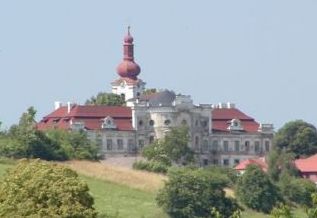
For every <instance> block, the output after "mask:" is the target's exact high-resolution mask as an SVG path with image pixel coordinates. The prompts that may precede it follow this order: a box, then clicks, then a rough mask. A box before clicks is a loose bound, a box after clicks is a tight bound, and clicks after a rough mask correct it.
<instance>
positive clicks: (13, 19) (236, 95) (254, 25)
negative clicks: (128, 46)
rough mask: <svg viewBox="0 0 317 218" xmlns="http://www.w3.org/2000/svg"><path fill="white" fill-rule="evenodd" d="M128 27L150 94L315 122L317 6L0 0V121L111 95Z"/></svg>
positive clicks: (274, 0) (295, 1)
mask: <svg viewBox="0 0 317 218" xmlns="http://www.w3.org/2000/svg"><path fill="white" fill-rule="evenodd" d="M128 25H131V32H132V35H133V36H134V42H135V56H136V62H137V63H138V64H139V65H140V66H141V68H142V72H141V74H140V78H142V79H143V80H144V81H145V82H147V87H149V88H152V87H156V88H167V89H172V90H175V91H176V92H177V93H183V94H189V95H191V96H192V98H193V99H194V102H195V103H218V102H228V101H230V102H234V103H236V105H237V106H238V107H239V108H240V109H241V110H242V111H244V112H245V113H247V114H249V115H251V116H253V117H254V118H255V119H256V120H257V121H259V122H264V123H273V124H274V125H275V126H276V127H277V128H278V127H280V126H281V125H283V124H284V123H285V122H287V121H290V120H294V119H304V120H305V121H308V122H311V123H313V124H315V125H316V124H317V98H316V93H317V86H316V82H317V74H316V73H317V28H316V27H317V1H316V0H301V1H299V0H265V1H264V0H262V1H256V0H249V1H244V0H239V1H237V0H232V1H229V0H225V1H220V0H218V1H212V0H205V1H202V0H199V1H193V0H191V1H185V0H178V1H176V0H165V1H163V0H160V1H149V0H147V1H146V0H144V1H137V0H133V1H131V0H130V1H128V0H127V1H118V0H116V1H106V0H104V1H101V0H100V1H95V0H86V1H83V0H67V1H66V0H54V1H53V0H51V1H43V0H37V1H35V0H28V1H26V0H20V1H16V0H0V74H1V86H0V99H1V109H0V120H1V121H2V122H4V125H5V126H7V127H8V126H9V125H11V124H13V123H16V122H18V119H19V117H20V115H21V113H22V112H24V111H25V110H26V109H27V108H28V107H29V106H34V107H35V108H36V109H37V111H38V114H37V119H38V120H39V119H41V118H42V117H43V116H44V115H46V114H48V113H50V112H51V111H52V110H53V105H54V101H56V100H58V101H62V102H67V101H72V102H77V103H84V101H85V99H87V98H89V97H90V96H92V95H95V94H96V93H97V92H99V91H108V92H110V90H111V86H110V82H112V81H113V80H114V79H116V78H117V74H116V70H115V69H116V66H117V64H118V63H119V62H120V61H121V59H122V38H123V37H124V35H125V33H126V29H127V26H128Z"/></svg>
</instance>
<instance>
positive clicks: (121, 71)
mask: <svg viewBox="0 0 317 218" xmlns="http://www.w3.org/2000/svg"><path fill="white" fill-rule="evenodd" d="M133 47H134V45H133V37H132V36H131V34H130V27H128V33H127V35H126V36H125V37H124V43H123V60H122V62H121V63H120V64H119V65H118V67H117V73H118V75H119V76H120V77H119V78H118V79H117V80H115V81H114V82H112V83H111V85H112V93H114V94H117V95H123V96H124V97H125V100H126V101H127V100H129V99H132V98H137V97H138V96H140V95H141V94H142V93H143V91H144V88H145V82H143V81H142V80H141V79H138V75H139V74H140V72H141V68H140V66H139V65H138V64H137V63H135V62H134V54H133Z"/></svg>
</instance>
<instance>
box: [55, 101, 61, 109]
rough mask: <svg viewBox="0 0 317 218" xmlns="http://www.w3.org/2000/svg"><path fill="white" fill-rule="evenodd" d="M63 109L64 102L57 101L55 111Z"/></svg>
mask: <svg viewBox="0 0 317 218" xmlns="http://www.w3.org/2000/svg"><path fill="white" fill-rule="evenodd" d="M60 107H62V102H60V101H55V102H54V109H55V110H57V109H58V108H60Z"/></svg>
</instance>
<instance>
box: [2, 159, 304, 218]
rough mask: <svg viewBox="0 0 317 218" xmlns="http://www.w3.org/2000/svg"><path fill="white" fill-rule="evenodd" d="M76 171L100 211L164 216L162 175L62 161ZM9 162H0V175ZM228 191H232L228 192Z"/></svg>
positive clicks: (123, 217) (128, 216) (130, 217)
mask: <svg viewBox="0 0 317 218" xmlns="http://www.w3.org/2000/svg"><path fill="white" fill-rule="evenodd" d="M63 164H65V165H67V166H69V167H70V168H72V169H74V170H76V171H77V172H78V173H79V174H80V178H82V179H83V180H85V181H86V182H87V184H88V186H89V189H90V192H91V194H92V196H93V197H94V199H95V208H96V209H97V211H98V212H99V213H100V214H104V213H107V214H110V215H114V214H118V217H120V218H141V217H144V218H167V217H168V216H167V215H166V214H165V213H164V212H163V211H162V210H161V209H160V208H159V207H157V205H156V203H155V196H156V192H157V190H158V189H159V188H160V187H162V185H163V183H164V180H165V179H166V177H165V176H161V175H157V174H153V173H146V172H140V171H135V170H131V169H123V168H117V167H113V166H105V165H101V164H100V163H98V162H88V161H71V162H65V163H63ZM12 166H13V165H12V164H8V163H6V162H1V161H0V177H2V176H3V174H4V173H5V171H6V170H7V169H8V168H10V167H12ZM231 192H232V191H231ZM295 215H296V217H298V218H302V217H305V215H304V213H303V210H295ZM242 217H243V218H267V217H270V216H268V215H264V214H262V213H257V212H254V211H251V210H246V211H244V212H243V213H242Z"/></svg>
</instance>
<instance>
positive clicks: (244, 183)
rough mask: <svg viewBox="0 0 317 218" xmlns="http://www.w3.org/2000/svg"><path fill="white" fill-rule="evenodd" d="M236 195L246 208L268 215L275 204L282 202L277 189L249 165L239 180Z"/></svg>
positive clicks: (256, 167) (257, 169)
mask: <svg viewBox="0 0 317 218" xmlns="http://www.w3.org/2000/svg"><path fill="white" fill-rule="evenodd" d="M236 194H237V197H238V199H239V200H240V201H241V202H242V203H244V204H245V205H246V206H247V207H249V208H252V209H254V210H257V211H261V212H264V213H269V212H270V211H271V210H272V208H273V207H274V205H276V203H277V202H279V201H282V198H281V196H280V193H279V190H278V189H277V187H276V186H275V185H274V184H273V183H272V182H271V180H270V179H269V177H268V175H267V174H266V173H264V172H263V171H262V170H261V169H260V168H259V167H258V166H256V165H249V166H248V167H247V169H246V171H245V172H244V174H243V175H242V176H241V177H240V178H239V180H238V184H237V191H236Z"/></svg>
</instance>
